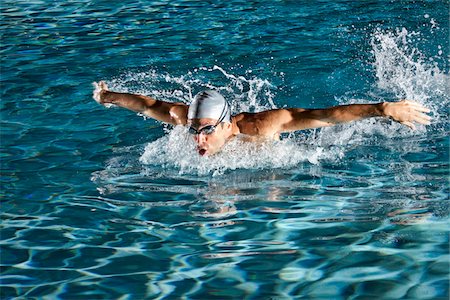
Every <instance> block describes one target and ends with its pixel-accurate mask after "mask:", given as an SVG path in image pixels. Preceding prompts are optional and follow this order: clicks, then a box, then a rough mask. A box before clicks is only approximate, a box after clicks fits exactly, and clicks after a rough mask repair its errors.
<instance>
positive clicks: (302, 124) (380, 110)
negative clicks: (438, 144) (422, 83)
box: [282, 100, 431, 131]
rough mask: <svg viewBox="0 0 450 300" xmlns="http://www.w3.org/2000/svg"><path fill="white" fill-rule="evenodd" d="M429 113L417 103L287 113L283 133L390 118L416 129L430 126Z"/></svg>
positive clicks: (338, 107)
mask: <svg viewBox="0 0 450 300" xmlns="http://www.w3.org/2000/svg"><path fill="white" fill-rule="evenodd" d="M428 112H430V110H429V109H427V108H425V107H423V106H422V105H420V104H419V103H416V102H412V101H407V100H403V101H400V102H382V103H378V104H350V105H343V106H336V107H331V108H326V109H312V110H302V109H288V114H287V115H288V116H287V117H286V118H285V122H284V123H283V124H282V131H292V130H298V129H304V128H315V127H322V126H333V125H336V124H340V123H346V122H351V121H357V120H361V119H366V118H372V117H385V118H391V119H393V120H395V121H397V122H399V123H401V124H403V125H406V126H408V127H410V128H411V129H413V130H414V129H415V128H416V127H415V125H414V123H419V124H425V125H429V124H430V120H431V118H430V117H429V116H428V115H426V114H425V113H428Z"/></svg>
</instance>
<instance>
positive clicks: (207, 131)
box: [189, 102, 228, 135]
mask: <svg viewBox="0 0 450 300" xmlns="http://www.w3.org/2000/svg"><path fill="white" fill-rule="evenodd" d="M227 106H228V103H227V102H225V105H224V107H223V109H222V112H221V113H220V118H219V120H218V121H217V123H216V124H214V125H207V126H205V127H203V128H201V129H195V128H194V127H192V126H191V127H189V133H190V134H192V135H197V134H201V133H203V134H204V135H210V134H212V133H214V131H216V127H217V126H218V125H219V124H220V123H222V121H223V119H225V116H226V115H227V114H226V108H227Z"/></svg>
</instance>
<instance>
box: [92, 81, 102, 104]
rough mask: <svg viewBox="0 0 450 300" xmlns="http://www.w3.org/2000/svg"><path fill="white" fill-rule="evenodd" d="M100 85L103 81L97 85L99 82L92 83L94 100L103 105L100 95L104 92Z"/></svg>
mask: <svg viewBox="0 0 450 300" xmlns="http://www.w3.org/2000/svg"><path fill="white" fill-rule="evenodd" d="M100 84H101V81H100V82H99V83H97V82H93V83H92V85H93V86H94V91H93V93H92V98H94V100H95V101H97V103H100V104H101V99H100V93H101V91H102V88H101V86H100Z"/></svg>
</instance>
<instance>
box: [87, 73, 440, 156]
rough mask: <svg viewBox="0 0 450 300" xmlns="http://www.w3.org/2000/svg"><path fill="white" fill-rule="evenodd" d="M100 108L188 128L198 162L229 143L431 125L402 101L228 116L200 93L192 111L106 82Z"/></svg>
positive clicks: (220, 100)
mask: <svg viewBox="0 0 450 300" xmlns="http://www.w3.org/2000/svg"><path fill="white" fill-rule="evenodd" d="M94 87H95V90H94V93H93V97H94V99H95V101H97V102H98V103H100V104H102V105H105V106H108V105H111V104H113V105H116V106H120V107H123V108H126V109H129V110H132V111H135V112H139V113H142V114H144V115H146V116H148V117H150V118H153V119H155V120H158V121H161V122H164V123H168V124H172V125H182V126H188V127H189V133H190V134H192V137H193V138H194V140H195V142H196V145H197V152H198V154H199V155H201V156H205V155H206V156H208V155H213V154H215V153H217V152H218V151H219V150H220V149H221V148H222V147H223V146H224V145H225V143H227V141H229V140H230V139H232V138H233V137H235V136H237V135H239V134H243V135H247V136H250V137H254V138H256V139H258V138H270V139H279V136H280V134H281V133H284V132H291V131H297V130H303V129H311V128H319V127H327V126H333V125H336V124H341V123H346V122H351V121H357V120H361V119H367V118H374V117H383V118H390V119H392V120H394V121H396V122H399V123H401V124H403V125H406V126H408V127H410V128H411V129H412V130H414V129H415V124H414V123H419V124H424V125H429V124H430V121H431V118H430V117H429V116H428V115H427V114H426V113H429V112H430V110H429V109H427V108H425V107H423V106H422V105H421V104H419V103H416V102H413V101H408V100H402V101H399V102H381V103H377V104H349V105H341V106H335V107H330V108H325V109H303V108H283V109H272V110H266V111H262V112H258V113H249V112H242V113H239V114H237V115H231V110H230V106H229V104H228V103H227V101H226V100H225V98H224V97H223V96H222V95H221V94H219V93H218V92H217V91H213V90H206V91H203V92H200V93H198V94H197V95H196V96H195V97H194V100H193V101H192V102H191V103H190V105H186V104H184V103H171V102H165V101H160V100H155V99H153V98H151V97H148V96H143V95H135V94H128V93H117V92H113V91H110V90H109V89H108V86H107V85H106V83H105V82H104V81H100V82H98V83H96V82H94Z"/></svg>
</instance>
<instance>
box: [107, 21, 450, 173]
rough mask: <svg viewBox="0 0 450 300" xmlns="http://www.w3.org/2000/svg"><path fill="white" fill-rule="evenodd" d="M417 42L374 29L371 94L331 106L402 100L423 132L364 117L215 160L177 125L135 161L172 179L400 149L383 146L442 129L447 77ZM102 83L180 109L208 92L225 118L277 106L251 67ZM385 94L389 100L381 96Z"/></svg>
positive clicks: (233, 148) (240, 142) (412, 35)
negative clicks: (226, 109) (422, 118)
mask: <svg viewBox="0 0 450 300" xmlns="http://www.w3.org/2000/svg"><path fill="white" fill-rule="evenodd" d="M420 39H421V34H420V33H417V32H410V31H408V30H407V29H406V28H402V29H398V30H394V31H392V30H381V29H377V30H375V32H374V33H373V35H372V39H371V41H370V44H371V46H372V53H373V58H374V59H373V62H372V63H371V64H372V66H373V68H374V76H375V77H374V78H375V82H374V85H376V88H374V89H373V90H371V91H370V92H369V94H368V95H367V98H365V99H364V98H360V99H353V98H350V97H349V96H347V95H350V93H349V94H346V95H343V96H339V95H336V97H335V99H336V102H338V103H339V104H350V103H368V102H369V103H370V102H379V101H380V100H381V101H386V100H388V101H389V100H392V99H402V98H406V99H409V100H414V101H417V102H420V103H422V104H423V105H424V106H426V107H428V108H430V109H431V110H432V117H433V118H434V119H435V124H439V125H434V127H433V126H431V127H428V128H431V129H427V128H426V127H425V126H418V130H417V131H415V132H413V131H410V130H409V129H408V128H406V127H405V126H402V125H400V124H397V123H395V122H392V121H390V120H387V119H367V120H362V121H358V122H352V123H348V124H345V125H339V126H334V127H329V128H323V129H319V130H310V131H302V132H296V133H292V134H289V135H287V136H285V137H284V139H283V140H281V141H264V142H257V143H253V142H247V141H246V139H245V137H242V136H240V137H237V138H235V139H233V140H232V141H230V142H228V143H227V144H226V145H225V147H224V148H223V149H222V150H221V151H220V152H219V153H218V154H216V155H213V156H210V157H201V156H199V155H198V153H197V151H196V149H195V148H196V147H195V144H194V141H193V139H192V137H191V136H190V135H189V134H187V130H186V128H184V127H181V126H180V127H175V128H173V129H168V130H166V134H165V135H164V136H162V137H160V138H158V139H156V140H155V141H153V142H150V143H149V144H147V145H146V147H145V150H144V152H143V153H142V155H140V158H139V162H140V163H141V164H142V167H143V168H144V169H145V168H152V167H155V168H157V169H160V168H163V169H164V170H166V171H168V170H171V171H176V172H178V173H179V174H192V175H213V176H217V175H222V174H225V173H226V172H227V171H232V170H237V169H252V170H261V169H278V168H280V169H289V168H296V167H298V166H299V165H300V164H304V163H306V164H313V165H320V164H321V162H323V161H330V160H331V161H336V160H342V159H345V156H346V153H347V152H348V151H350V150H351V148H352V147H353V145H357V146H361V145H369V144H370V143H372V142H373V141H375V143H378V144H380V142H381V141H383V142H385V145H384V147H388V148H389V147H394V148H395V149H391V150H393V151H402V149H403V148H402V147H406V146H403V144H402V143H390V142H389V140H392V139H396V138H397V139H398V138H408V137H411V136H413V135H424V134H428V132H429V131H430V130H433V128H437V127H439V126H440V127H445V125H442V124H444V123H445V120H446V119H447V118H448V115H447V114H448V113H447V112H446V108H447V107H448V104H449V102H450V100H449V98H450V97H449V94H450V93H449V87H448V86H447V85H446V83H447V82H448V79H449V78H448V75H447V74H445V73H444V72H442V71H441V70H440V69H439V67H438V65H437V63H436V62H435V61H433V60H430V59H431V58H428V57H425V55H424V54H422V52H421V51H420V50H419V49H418V47H417V44H418V43H416V42H417V41H418V40H420ZM437 53H438V55H442V53H443V51H442V46H439V47H438V50H437ZM282 75H283V76H289V75H286V74H282ZM110 85H111V88H112V89H115V90H119V91H126V92H133V93H139V94H147V95H151V96H153V97H155V98H156V99H160V100H164V101H169V102H175V101H178V102H183V103H186V104H188V103H190V101H191V99H192V98H193V96H194V95H195V94H196V93H197V92H199V91H201V90H203V89H215V90H218V91H220V92H221V93H222V94H223V95H224V97H225V98H226V99H227V100H228V101H229V103H230V106H231V107H232V113H233V114H236V113H239V112H242V111H250V112H259V111H263V110H268V109H274V108H277V105H276V104H275V101H274V99H275V97H276V87H275V86H274V85H273V84H272V82H271V80H269V79H263V78H258V77H257V76H256V74H255V72H253V71H252V70H251V69H248V70H245V72H244V73H243V74H235V73H233V69H231V70H225V69H224V68H223V67H220V66H217V65H214V66H213V67H198V68H195V69H193V70H192V71H190V72H187V73H186V74H184V75H179V76H177V75H173V74H167V73H161V72H157V71H156V70H149V71H142V72H131V71H130V72H128V73H125V74H123V75H121V76H119V77H118V78H115V79H113V80H111V82H110ZM386 93H388V94H393V96H389V97H386ZM371 99H373V100H371ZM418 147H419V146H418ZM419 148H420V147H419ZM410 150H411V149H406V148H405V149H404V151H410ZM415 151H420V149H415Z"/></svg>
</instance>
